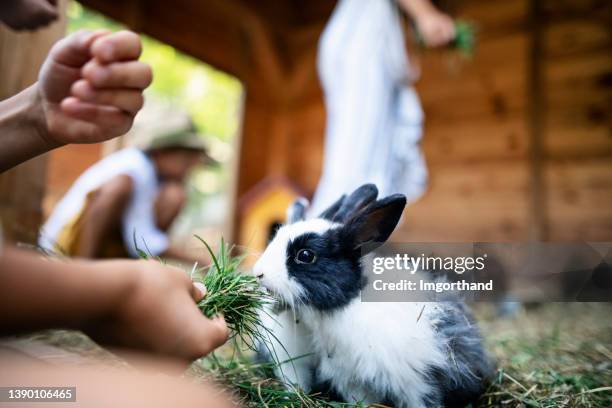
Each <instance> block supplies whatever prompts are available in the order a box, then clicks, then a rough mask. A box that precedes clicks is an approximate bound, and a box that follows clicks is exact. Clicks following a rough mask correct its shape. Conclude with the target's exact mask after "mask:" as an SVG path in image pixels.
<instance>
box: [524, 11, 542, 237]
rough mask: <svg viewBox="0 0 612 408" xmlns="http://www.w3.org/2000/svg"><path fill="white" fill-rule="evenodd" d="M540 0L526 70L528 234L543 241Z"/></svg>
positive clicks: (531, 14) (531, 16)
mask: <svg viewBox="0 0 612 408" xmlns="http://www.w3.org/2000/svg"><path fill="white" fill-rule="evenodd" d="M540 3H541V2H540V1H539V0H530V1H529V31H530V44H529V56H528V68H527V69H528V72H527V87H528V88H527V115H528V128H529V176H530V181H529V189H530V193H531V202H530V208H531V211H530V218H531V219H530V228H529V238H530V240H532V241H542V240H545V239H546V237H547V225H546V224H547V223H546V212H545V209H546V203H545V200H546V194H545V190H544V189H545V183H544V159H545V158H544V153H543V146H542V136H543V124H544V113H545V112H546V108H545V107H544V103H545V100H544V92H543V86H544V84H543V82H544V75H543V66H542V62H543V60H544V56H543V55H542V53H543V52H544V49H543V45H542V41H543V40H542V31H543V27H542V26H543V24H544V22H543V21H542V10H541V7H542V6H541V4H540Z"/></svg>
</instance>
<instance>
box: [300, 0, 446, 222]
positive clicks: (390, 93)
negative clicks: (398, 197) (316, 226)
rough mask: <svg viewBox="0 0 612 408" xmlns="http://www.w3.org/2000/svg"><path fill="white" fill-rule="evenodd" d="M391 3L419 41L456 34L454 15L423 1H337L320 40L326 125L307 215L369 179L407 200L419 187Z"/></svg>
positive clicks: (422, 181)
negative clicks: (408, 21) (406, 17)
mask: <svg viewBox="0 0 612 408" xmlns="http://www.w3.org/2000/svg"><path fill="white" fill-rule="evenodd" d="M398 6H399V7H401V8H402V9H403V10H404V11H405V12H406V13H407V14H408V15H409V16H410V17H411V18H412V19H414V21H415V24H416V27H417V29H418V30H419V33H420V35H421V37H422V38H423V41H424V43H425V44H426V45H428V46H440V45H444V44H446V43H448V42H450V41H451V40H453V39H454V37H455V28H454V23H453V20H452V19H451V18H450V17H449V16H447V15H445V14H443V13H441V12H440V11H439V10H437V9H436V8H435V7H434V6H433V5H432V4H431V3H430V2H429V1H428V0H397V1H394V0H340V1H339V2H338V4H337V6H336V8H335V10H334V12H333V14H332V17H331V19H330V21H329V22H328V24H327V26H326V28H325V30H324V32H323V34H322V36H321V39H320V43H319V55H318V71H319V76H320V78H321V83H322V86H323V91H324V97H325V106H326V111H327V126H326V131H325V153H324V160H323V171H322V176H321V179H320V180H319V185H318V187H317V190H316V192H315V195H314V198H313V203H312V207H311V211H312V213H313V214H318V213H319V212H321V211H322V210H323V209H324V208H326V207H328V206H329V205H330V204H331V203H332V202H333V201H334V200H335V199H336V198H337V197H338V193H339V192H341V193H342V192H349V191H352V190H354V189H355V188H357V187H358V186H360V185H362V184H364V183H374V184H376V185H377V187H378V189H379V191H380V194H381V195H383V196H385V195H389V194H393V193H402V194H405V195H406V197H407V199H408V201H409V202H411V201H415V200H416V199H418V198H419V197H420V196H421V195H422V194H423V192H424V191H425V188H426V185H427V169H426V166H425V160H424V159H423V154H422V152H421V148H420V140H421V135H422V127H423V112H422V109H421V105H420V103H419V98H418V96H417V94H416V91H415V90H414V87H413V82H414V81H415V80H416V79H417V75H416V73H415V70H414V69H412V67H411V65H410V62H409V59H408V55H407V52H406V44H405V41H404V31H403V27H402V22H401V18H400V13H399V9H398Z"/></svg>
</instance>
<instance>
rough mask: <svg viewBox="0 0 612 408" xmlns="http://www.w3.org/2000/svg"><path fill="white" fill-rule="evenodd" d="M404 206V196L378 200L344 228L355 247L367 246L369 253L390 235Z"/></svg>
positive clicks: (397, 195) (396, 195)
mask: <svg viewBox="0 0 612 408" xmlns="http://www.w3.org/2000/svg"><path fill="white" fill-rule="evenodd" d="M405 206H406V196H404V195H402V194H393V195H391V196H389V197H385V198H383V199H382V200H378V201H376V202H375V203H372V204H371V205H369V206H368V207H366V208H365V209H364V210H363V211H361V212H360V213H358V214H356V215H355V216H354V217H353V218H351V219H350V220H349V221H348V222H347V223H346V225H345V226H344V228H345V232H346V233H347V234H348V235H349V236H350V237H352V239H353V242H354V243H355V245H356V247H358V248H360V247H363V246H364V245H368V246H367V249H368V251H371V250H373V249H375V248H377V247H379V246H380V245H382V244H383V243H384V242H385V241H386V240H387V239H388V238H389V236H390V235H391V233H392V232H393V230H394V229H395V227H396V226H397V223H398V222H399V220H400V217H401V216H402V212H403V211H404V207H405Z"/></svg>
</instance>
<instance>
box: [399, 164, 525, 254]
mask: <svg viewBox="0 0 612 408" xmlns="http://www.w3.org/2000/svg"><path fill="white" fill-rule="evenodd" d="M528 184H529V175H528V172H527V166H525V164H524V163H521V162H509V163H478V164H473V165H465V164H461V165H447V166H445V165H442V164H438V165H436V166H434V167H431V168H430V184H429V187H428V190H427V192H426V194H425V196H424V197H423V198H422V199H421V200H419V201H418V202H416V203H414V204H412V205H410V206H409V207H408V209H407V211H406V213H405V221H404V224H403V225H402V227H401V231H399V232H398V234H397V237H398V239H400V240H411V241H415V240H416V241H434V242H435V241H471V240H472V241H483V240H484V241H487V240H522V239H525V238H526V237H527V232H528V210H529V195H528V194H529V193H528Z"/></svg>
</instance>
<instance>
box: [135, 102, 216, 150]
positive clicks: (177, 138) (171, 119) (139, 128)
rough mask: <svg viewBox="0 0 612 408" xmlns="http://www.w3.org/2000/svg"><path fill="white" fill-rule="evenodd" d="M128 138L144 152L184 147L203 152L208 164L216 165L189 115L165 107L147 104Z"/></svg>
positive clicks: (151, 103)
mask: <svg viewBox="0 0 612 408" xmlns="http://www.w3.org/2000/svg"><path fill="white" fill-rule="evenodd" d="M125 138H126V144H127V145H128V146H131V147H136V148H138V149H141V150H145V151H151V150H158V149H165V148H172V147H182V148H186V149H193V150H200V151H201V152H202V153H204V154H205V156H206V159H207V161H209V162H214V161H215V160H214V159H212V158H211V157H210V156H209V154H208V150H209V148H208V145H207V143H206V140H205V138H204V136H203V135H201V134H200V133H199V132H198V131H197V128H196V126H195V124H194V123H193V120H192V119H191V117H190V116H189V114H188V113H186V112H184V111H181V110H179V109H176V108H171V107H169V106H168V105H165V104H161V103H154V102H149V101H147V104H145V107H144V108H143V109H142V110H141V111H140V112H139V113H138V115H137V116H136V119H135V120H134V125H133V126H132V129H131V130H130V131H129V132H128V133H127V134H126V135H125Z"/></svg>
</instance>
